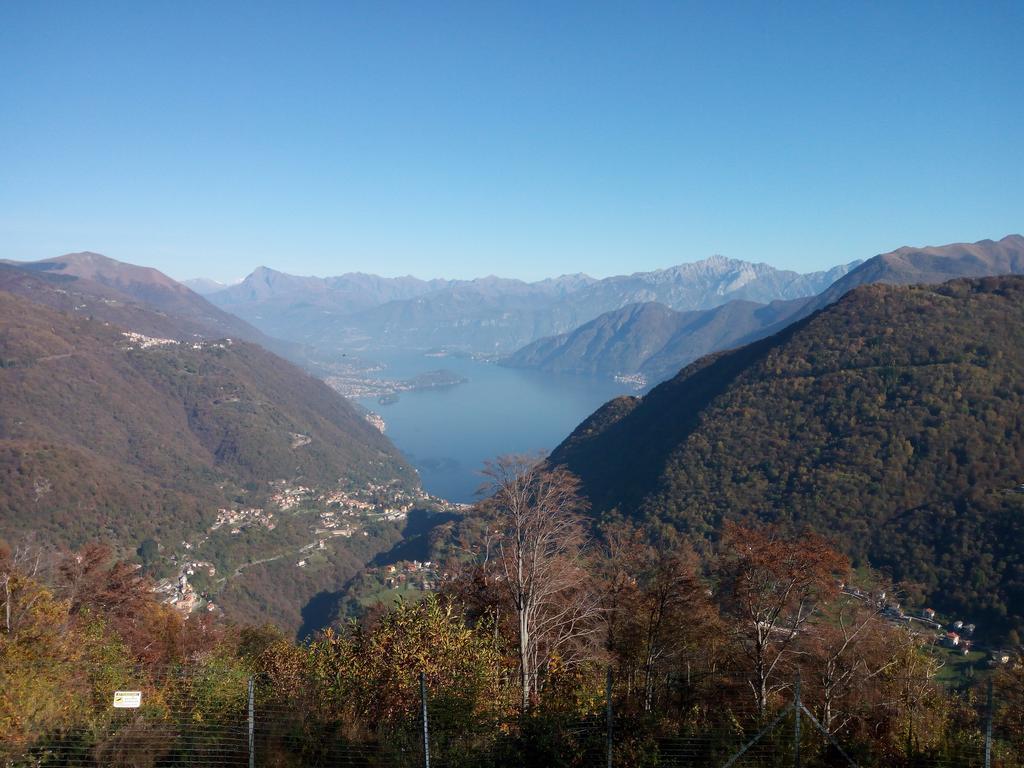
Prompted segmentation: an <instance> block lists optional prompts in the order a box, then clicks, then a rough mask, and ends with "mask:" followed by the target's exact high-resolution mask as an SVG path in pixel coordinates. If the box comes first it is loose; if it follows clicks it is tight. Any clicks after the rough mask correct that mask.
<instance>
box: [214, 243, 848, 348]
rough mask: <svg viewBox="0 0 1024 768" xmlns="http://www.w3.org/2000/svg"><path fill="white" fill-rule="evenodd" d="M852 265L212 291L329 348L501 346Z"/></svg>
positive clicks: (774, 295) (281, 281)
mask: <svg viewBox="0 0 1024 768" xmlns="http://www.w3.org/2000/svg"><path fill="white" fill-rule="evenodd" d="M852 266H854V265H844V266H840V267H836V268H834V269H832V270H828V271H825V272H815V273H812V274H807V275H802V274H798V273H796V272H790V271H786V270H777V269H774V268H773V267H770V266H768V265H767V264H752V263H749V262H744V261H738V260H735V259H726V258H724V257H721V256H715V257H712V258H709V259H705V260H703V261H699V262H695V263H692V264H683V265H679V266H676V267H671V268H669V269H662V270H655V271H652V272H638V273H636V274H632V275H621V276H615V277H609V278H605V279H601V280H598V279H595V278H592V277H589V276H587V275H563V276H562V277H558V278H553V279H548V280H541V281H538V282H534V283H527V282H523V281H520V280H508V279H503V278H498V277H493V276H492V277H486V278H480V279H477V280H468V281H456V280H453V281H446V280H431V281H419V280H415V279H414V278H408V277H407V278H390V279H386V278H379V277H375V276H372V275H342V276H341V277H336V278H304V277H294V276H291V275H285V274H283V273H280V272H274V271H273V270H268V269H266V268H262V267H261V268H260V269H258V270H256V271H255V272H253V274H252V275H250V276H249V278H247V279H246V280H245V281H244V282H243V283H242V284H240V285H238V286H233V287H232V288H230V289H227V290H225V291H221V292H218V293H214V294H212V295H211V296H210V298H211V300H212V301H214V302H215V303H217V304H218V305H219V306H221V307H225V308H227V309H230V310H231V311H232V312H237V313H238V314H239V315H241V316H242V317H245V318H246V319H248V320H249V321H251V322H252V323H253V324H255V325H257V326H258V327H259V328H261V329H262V330H264V331H266V332H268V333H272V334H274V335H277V336H281V337H285V338H289V339H293V340H296V341H302V342H303V343H311V344H314V345H316V346H317V347H318V348H319V349H322V350H338V349H366V348H370V347H373V346H376V345H380V346H392V347H405V348H419V349H423V348H429V347H437V346H446V347H456V348H461V349H465V350H470V351H476V352H488V353H493V352H511V351H513V350H515V349H517V348H519V347H521V346H523V345H524V344H527V343H530V342H532V341H534V340H536V339H539V338H542V337H544V336H550V335H553V334H559V333H564V332H567V331H570V330H572V329H574V328H576V327H577V326H579V325H580V324H581V323H585V322H588V321H590V320H592V319H594V318H596V317H597V316H599V315H601V314H602V313H604V312H608V311H611V310H617V309H621V308H622V307H625V306H627V305H631V304H636V303H646V302H660V303H662V304H665V305H666V306H668V307H671V308H673V309H676V310H683V311H691V310H697V309H708V308H712V307H716V306H720V305H722V304H725V303H727V302H729V301H733V300H744V301H765V302H767V301H773V300H777V299H779V300H784V299H794V298H800V297H805V296H811V295H814V294H816V293H819V292H820V291H822V290H824V288H826V287H827V286H828V285H830V284H831V283H832V282H833V281H834V280H835V279H837V278H838V277H839V276H841V275H844V274H846V272H848V271H849V269H850V268H852Z"/></svg>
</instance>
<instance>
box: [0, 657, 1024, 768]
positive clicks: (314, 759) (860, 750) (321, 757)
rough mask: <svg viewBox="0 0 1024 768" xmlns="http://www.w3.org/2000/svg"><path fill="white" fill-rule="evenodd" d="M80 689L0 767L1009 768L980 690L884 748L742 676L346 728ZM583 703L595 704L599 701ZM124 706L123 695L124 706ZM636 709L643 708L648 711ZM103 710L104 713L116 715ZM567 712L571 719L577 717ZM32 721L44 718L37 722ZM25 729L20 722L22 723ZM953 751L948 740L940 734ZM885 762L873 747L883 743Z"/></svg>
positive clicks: (216, 687)
mask: <svg viewBox="0 0 1024 768" xmlns="http://www.w3.org/2000/svg"><path fill="white" fill-rule="evenodd" d="M87 677H89V679H90V681H91V685H92V689H91V692H90V696H89V697H88V700H87V701H84V702H83V701H82V700H81V699H80V698H79V699H76V700H75V701H74V702H69V703H67V705H66V706H64V705H63V704H62V702H60V701H38V702H34V704H33V706H32V707H27V708H25V711H24V718H25V720H26V722H25V723H23V724H26V725H28V726H31V725H32V722H34V721H38V722H39V723H45V727H44V726H40V727H39V728H33V727H27V728H22V729H21V734H22V735H21V736H20V737H17V738H14V737H9V736H7V735H0V765H3V766H7V767H8V768H14V767H15V766H17V767H19V768H20V767H21V766H69V767H73V766H83V767H84V766H119V767H124V768H128V767H131V768H158V767H161V766H167V767H168V768H170V767H172V766H196V767H201V766H239V767H241V768H257V767H260V768H263V767H267V768H269V767H271V766H281V767H282V768H284V767H287V766H309V767H318V766H325V767H326V766H347V767H349V768H418V767H419V766H424V768H499V767H500V766H517V767H520V768H522V767H524V766H526V767H528V766H551V768H560V767H561V766H564V767H565V768H575V767H577V766H579V767H582V766H594V767H597V766H604V767H609V768H610V767H611V766H615V767H616V768H631V767H634V766H635V767H636V768H646V767H647V766H651V767H652V768H653V767H654V766H659V767H661V766H664V767H666V768H674V767H679V768H682V767H683V766H695V767H698V766H699V767H701V768H703V767H705V766H706V767H708V768H711V767H712V766H714V767H716V768H719V767H720V768H732V766H737V767H741V766H742V767H752V766H757V767H758V768H790V767H793V768H830V767H831V766H851V765H852V766H862V767H863V768H871V767H875V766H878V767H879V768H880V767H881V766H896V767H897V768H944V767H945V766H949V767H950V768H1018V767H1019V766H1021V765H1024V762H1022V761H1021V757H1020V747H1021V741H1020V738H1019V736H1017V735H1016V734H1018V731H1017V730H1016V728H1015V723H1017V720H1018V715H1019V713H1018V712H1016V711H1015V708H1014V705H1013V703H1012V698H1011V697H1009V696H1006V695H1004V693H1003V692H1002V691H999V690H996V691H995V692H994V693H993V692H992V688H991V685H990V686H989V687H988V688H986V687H985V686H980V689H975V690H973V691H971V692H968V693H963V692H957V693H951V692H947V693H944V694H943V695H945V696H947V697H948V702H946V704H948V706H947V707H946V708H945V709H944V710H943V711H944V712H946V713H947V716H950V715H949V713H952V712H955V713H957V718H958V723H959V725H957V726H956V727H955V728H953V727H951V726H950V725H949V722H946V723H944V728H943V733H944V734H945V735H944V736H943V738H942V739H939V740H936V739H935V738H934V733H935V731H934V727H935V724H934V722H929V721H926V720H920V721H915V720H914V718H913V717H909V718H903V719H901V720H899V721H898V727H899V729H900V730H899V733H897V734H896V735H895V736H894V735H893V734H891V733H890V734H888V736H887V738H886V739H884V740H883V739H882V738H881V736H880V735H879V734H877V733H876V734H865V733H863V732H859V731H858V729H857V727H851V725H850V723H849V722H845V723H844V724H843V727H840V728H833V729H829V728H826V727H825V726H824V725H823V724H822V719H823V718H822V710H821V703H820V701H817V700H815V699H813V696H809V697H807V698H805V697H804V696H803V695H802V693H801V689H800V686H799V684H798V683H797V682H796V681H793V683H791V684H787V685H785V686H781V687H780V688H779V690H777V691H775V693H774V695H773V697H772V699H771V705H770V707H769V708H768V709H767V710H765V709H763V708H759V707H758V706H757V701H756V697H754V696H753V695H751V689H750V686H749V682H748V681H747V680H746V679H744V678H743V677H742V676H737V675H726V674H722V673H716V674H712V675H704V676H701V677H699V678H693V677H691V676H689V675H687V676H686V679H683V680H670V681H667V682H666V683H665V685H666V687H667V688H668V689H671V694H672V695H671V697H670V698H665V697H662V698H660V699H659V701H660V706H658V707H645V706H644V705H643V701H644V697H643V696H638V695H637V692H636V691H632V690H631V689H630V688H629V687H628V684H627V683H626V682H624V681H623V682H619V683H617V684H616V685H614V686H613V685H609V686H608V687H607V688H606V689H605V692H604V693H605V695H604V697H601V696H598V697H597V699H596V700H595V701H591V702H589V703H587V704H586V705H581V706H577V707H575V708H572V707H570V708H564V709H561V710H560V709H551V708H545V707H544V706H538V707H537V708H535V709H534V710H533V711H531V712H528V713H527V714H518V715H515V716H512V715H508V716H493V715H478V714H474V713H473V712H472V711H468V710H465V709H460V707H459V706H458V704H457V703H456V702H452V701H450V700H448V699H446V698H444V697H443V696H441V695H440V694H438V693H437V692H435V691H432V690H431V689H430V687H429V686H427V685H426V684H425V682H422V683H421V685H422V688H420V687H418V686H417V687H414V688H411V689H410V690H408V691H403V692H402V694H403V696H405V697H406V698H407V705H408V706H407V707H406V708H405V710H404V714H403V715H402V716H401V717H397V718H388V719H386V720H384V719H381V720H379V721H376V722H375V721H372V720H368V719H367V718H365V717H358V716H356V715H355V714H353V713H352V712H351V711H350V710H349V709H347V707H346V701H344V700H339V699H341V698H342V697H338V696H334V695H332V694H331V693H330V692H329V691H325V690H321V689H317V688H315V687H310V686H308V685H297V686H284V685H282V684H281V682H280V679H271V678H268V677H266V676H263V675H258V674H252V673H250V672H248V671H246V670H244V669H242V668H240V667H238V666H235V665H231V664H225V665H223V666H219V665H217V664H205V665H202V666H197V667H180V668H172V669H165V670H161V671H160V672H159V673H157V674H154V673H153V672H152V671H151V670H149V671H146V670H141V669H140V670H138V671H137V673H135V674H128V675H125V674H120V675H116V676H112V677H110V678H109V679H103V678H102V675H92V676H87ZM597 690H599V691H600V688H598V689H597ZM136 694H137V695H136ZM649 702H650V699H649V697H648V699H647V703H649ZM115 703H116V704H117V705H116V706H115ZM581 711H583V712H584V714H582V715H581V714H580V713H581ZM44 712H45V717H43V716H42V715H43V713H44ZM33 719H35V720H33ZM951 733H953V734H955V736H956V738H951V737H950V734H951ZM883 741H884V742H885V743H886V744H888V745H890V747H889V748H880V747H879V744H881V743H882V742H883Z"/></svg>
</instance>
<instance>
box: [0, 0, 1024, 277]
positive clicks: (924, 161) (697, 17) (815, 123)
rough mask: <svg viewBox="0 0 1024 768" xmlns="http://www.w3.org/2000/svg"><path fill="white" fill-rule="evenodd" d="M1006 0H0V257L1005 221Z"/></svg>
mask: <svg viewBox="0 0 1024 768" xmlns="http://www.w3.org/2000/svg"><path fill="white" fill-rule="evenodd" d="M1022 29H1024V3H1021V2H1019V1H1015V2H989V3H975V2H962V3H955V4H954V3H948V4H947V3H941V2H922V3H911V2H893V0H885V1H884V2H859V1H855V2H820V1H818V2H808V3H805V4H798V3H788V4H779V3H765V2H760V1H759V2H752V3H732V2H722V3H719V2H707V3H702V4H696V3H692V4H691V3H684V2H674V3H647V2H632V1H630V2H626V1H625V0H624V1H623V2H619V3H604V2H597V1H596V0H584V1H583V2H578V3H570V2H509V3H499V2H489V1H485V2H480V0H472V1H471V2H465V3H448V2H434V1H431V2H408V3H398V2H384V1H383V0H373V1H372V2H365V3H364V2H354V1H344V0H338V1H336V2H324V3H298V2H284V1H283V0H282V2H278V3H261V2H256V1H255V0H246V2H239V3H237V4H233V3H227V2H209V3H207V2H180V1H175V2H155V1H150V0H146V1H145V2H138V0H130V2H124V3H115V2H77V1H76V2H42V1H40V2H4V3H0V257H6V258H16V259H35V258H44V257H49V256H54V255H58V254H61V253H65V252H68V251H73V250H86V249H88V250H94V251H98V252H101V253H105V254H106V255H108V256H111V257H114V258H118V259H122V260H125V261H132V262H135V263H141V264H147V265H151V266H156V267H158V268H160V269H162V270H164V271H165V272H167V273H169V274H171V275H172V276H174V277H178V278H185V277H192V276H196V275H204V276H209V277H213V278H218V279H231V278H237V277H241V276H243V275H245V274H246V273H247V272H249V271H250V270H251V269H252V268H253V267H255V266H257V265H259V264H266V265H267V266H271V267H275V268H277V269H281V270H284V271H288V272H293V273H298V274H320V275H325V274H338V273H341V272H344V271H349V270H363V271H371V272H377V273H380V274H386V275H395V274H404V273H412V274H415V275H418V276H422V277H428V276H445V277H474V276H479V275H485V274H489V273H496V274H501V275H507V276H513V277H523V278H528V279H532V278H539V277H544V276H549V275H554V274H558V273H565V272H576V271H585V272H589V273H591V274H594V275H597V276H603V275H607V274H614V273H621V272H624V271H634V270H639V269H651V268H655V267H663V266H668V265H670V264H674V263H679V262H683V261H694V260H697V259H700V258H704V257H706V256H709V255H711V254H713V253H721V254H724V255H727V256H731V257H735V258H742V259H748V260H752V261H767V262H769V263H771V264H775V265H777V266H782V267H789V268H795V269H801V270H810V269H816V268H821V267H825V266H828V265H832V264H835V263H839V262H845V261H849V260H852V259H855V258H866V257H870V256H872V255H874V254H875V253H878V252H882V251H887V250H890V249H892V248H895V247H898V246H900V245H906V244H914V245H925V244H941V243H946V242H952V241H957V240H977V239H981V238H984V237H992V238H998V237H1001V236H1003V235H1005V234H1008V233H1010V232H1020V231H1021V230H1024V98H1022V97H1024V45H1022V44H1021V30H1022Z"/></svg>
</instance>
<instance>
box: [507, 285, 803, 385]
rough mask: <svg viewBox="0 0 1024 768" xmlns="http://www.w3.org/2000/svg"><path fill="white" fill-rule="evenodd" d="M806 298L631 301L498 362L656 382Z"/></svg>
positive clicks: (791, 311) (751, 334)
mask: <svg viewBox="0 0 1024 768" xmlns="http://www.w3.org/2000/svg"><path fill="white" fill-rule="evenodd" d="M809 301H810V299H792V300H790V301H775V302H772V303H771V304H757V303H755V302H751V301H730V302H729V303H728V304H723V305H722V306H720V307H715V308H714V309H705V310H699V311H695V312H676V311H674V310H672V309H669V308H668V307H666V306H664V305H663V304H657V303H653V302H650V303H647V304H634V305H630V306H628V307H624V308H622V309H618V310H614V311H612V312H606V313H605V314H603V315H601V316H599V317H597V318H595V319H594V320H591V321H590V322H589V323H584V324H583V325H581V326H580V327H579V328H577V329H575V330H573V331H570V332H569V333H564V334H560V335H558V336H552V337H548V338H544V339H540V340H538V341H535V342H533V343H532V344H528V345H527V346H525V347H523V348H522V349H520V350H519V351H518V352H516V353H514V354H512V355H510V356H509V357H507V358H504V359H503V360H502V361H501V364H502V365H507V366H509V367H512V368H533V369H537V370H543V371H548V372H551V373H572V374H586V375H605V376H613V375H617V374H631V373H637V372H639V373H643V374H644V375H645V376H646V377H647V378H648V379H650V380H653V381H660V380H661V379H664V378H666V377H667V376H670V375H672V374H673V373H675V372H676V371H678V370H679V369H680V368H681V367H682V366H683V365H686V364H687V363H690V362H692V361H693V360H696V359H697V358H698V357H701V356H703V355H706V354H709V353H711V352H716V351H718V350H721V349H727V348H729V347H734V346H736V345H738V344H743V343H744V342H747V341H750V340H753V339H756V338H758V337H759V335H763V332H764V331H765V329H767V328H771V327H774V326H777V325H779V324H785V323H786V322H787V321H789V320H790V319H792V318H794V317H797V316H799V315H800V313H801V311H802V310H803V308H804V307H805V306H806V305H807V303H808V302H809Z"/></svg>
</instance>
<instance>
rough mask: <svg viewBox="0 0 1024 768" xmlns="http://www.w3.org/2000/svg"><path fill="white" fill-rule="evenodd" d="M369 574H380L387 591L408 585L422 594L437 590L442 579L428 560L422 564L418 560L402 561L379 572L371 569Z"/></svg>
mask: <svg viewBox="0 0 1024 768" xmlns="http://www.w3.org/2000/svg"><path fill="white" fill-rule="evenodd" d="M370 573H380V574H381V575H382V576H383V580H384V586H385V587H387V588H388V589H398V588H399V587H402V586H406V585H408V586H411V587H413V588H415V589H420V590H422V591H424V592H432V591H435V590H437V589H438V588H439V582H440V580H441V578H443V577H442V576H440V575H439V574H438V572H437V568H436V566H435V564H434V563H433V562H431V561H430V560H427V561H426V562H423V563H421V562H420V561H419V560H412V561H406V560H403V561H401V562H398V563H394V564H393V565H386V566H384V567H383V568H381V569H379V570H378V569H376V568H375V569H372V570H371V571H370Z"/></svg>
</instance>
